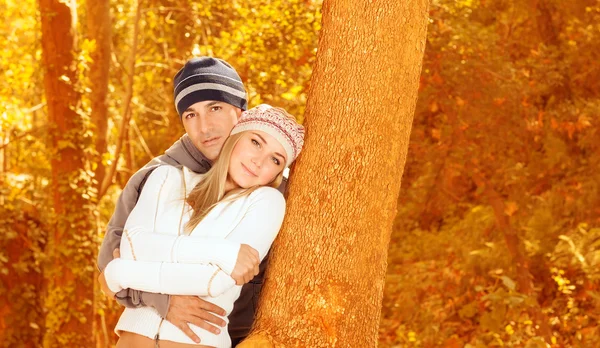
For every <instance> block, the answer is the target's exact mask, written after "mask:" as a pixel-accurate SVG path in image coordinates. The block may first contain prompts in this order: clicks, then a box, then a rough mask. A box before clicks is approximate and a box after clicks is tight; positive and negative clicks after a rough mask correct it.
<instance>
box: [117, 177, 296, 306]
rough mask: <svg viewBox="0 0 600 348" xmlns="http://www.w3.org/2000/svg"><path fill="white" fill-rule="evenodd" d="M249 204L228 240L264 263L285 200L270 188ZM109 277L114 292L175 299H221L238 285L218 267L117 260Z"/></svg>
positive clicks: (255, 193) (261, 190) (278, 225)
mask: <svg viewBox="0 0 600 348" xmlns="http://www.w3.org/2000/svg"><path fill="white" fill-rule="evenodd" d="M249 200H250V203H249V205H248V208H247V210H246V212H245V213H244V216H243V218H242V219H241V220H240V222H239V223H238V224H237V226H236V227H235V228H234V229H233V230H232V232H231V233H230V234H229V235H228V237H227V238H228V239H230V240H234V241H235V242H239V243H245V244H248V245H250V246H252V247H253V248H254V249H256V250H257V251H258V253H259V255H260V259H261V260H262V259H264V257H265V256H266V254H267V252H268V251H269V248H270V247H271V244H272V243H273V241H274V240H275V237H276V236H277V233H278V232H279V229H280V228H281V224H282V222H283V217H284V214H285V200H284V198H283V196H282V195H281V193H280V192H279V191H277V190H275V189H273V188H267V187H265V188H260V189H258V190H256V191H255V192H254V193H252V194H251V195H250V197H249ZM105 273H106V281H107V283H108V286H109V287H110V289H111V290H112V291H119V290H121V289H122V288H128V287H129V288H134V289H139V290H144V291H150V292H160V293H168V294H171V295H198V296H218V295H220V294H221V293H223V292H225V291H226V290H228V289H229V288H231V287H233V286H234V285H235V281H234V280H233V279H232V278H231V277H230V276H228V275H227V274H225V273H224V272H221V271H220V269H219V268H218V267H217V266H214V265H201V264H174V263H165V262H145V261H134V260H128V259H115V260H113V261H112V262H111V263H110V264H109V265H108V266H107V268H106V271H105Z"/></svg>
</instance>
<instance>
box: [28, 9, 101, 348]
mask: <svg viewBox="0 0 600 348" xmlns="http://www.w3.org/2000/svg"><path fill="white" fill-rule="evenodd" d="M39 7H40V14H41V28H42V56H43V66H44V69H45V76H44V87H45V95H46V101H47V108H48V109H47V110H48V124H49V126H50V131H49V137H48V147H49V149H51V151H52V152H53V155H52V157H51V158H52V159H51V167H52V184H51V189H52V202H51V203H50V204H49V208H52V209H53V211H52V212H53V214H52V216H53V219H52V222H51V223H50V224H49V225H51V227H50V228H49V233H48V241H47V246H46V255H47V260H46V263H45V265H44V278H45V282H44V285H45V294H44V295H45V296H44V303H45V304H44V307H45V309H46V310H47V314H46V320H45V321H46V323H45V326H46V332H45V335H44V342H43V345H44V347H64V346H71V347H92V346H94V344H93V341H94V339H93V337H94V335H93V332H92V321H93V320H92V319H93V308H92V301H90V296H91V295H92V294H93V291H94V287H93V266H91V265H90V264H89V260H93V259H94V257H95V256H94V249H95V248H94V245H95V244H94V243H93V240H94V237H93V233H92V229H91V226H90V220H91V218H92V216H91V214H90V213H91V209H90V204H89V201H88V199H86V198H85V197H88V194H87V191H86V190H87V187H88V186H89V177H88V176H87V175H86V171H85V170H84V165H85V153H84V146H85V138H84V134H85V133H86V132H85V130H86V127H85V126H86V124H85V122H84V120H83V119H82V117H80V116H79V114H78V113H77V112H76V110H77V107H78V105H77V104H78V102H79V100H80V94H79V93H78V92H77V91H76V89H75V84H76V82H77V71H76V64H75V61H74V58H73V52H74V51H75V50H76V48H77V43H76V39H77V36H76V27H77V8H76V3H75V1H74V0H69V1H61V0H39Z"/></svg>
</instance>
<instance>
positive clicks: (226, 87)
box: [173, 57, 248, 117]
mask: <svg viewBox="0 0 600 348" xmlns="http://www.w3.org/2000/svg"><path fill="white" fill-rule="evenodd" d="M173 86H174V92H173V95H174V96H175V108H176V109H177V113H178V114H179V116H180V117H181V114H183V112H184V111H185V110H186V109H187V108H189V107H190V106H191V105H193V104H195V103H198V102H201V101H206V100H215V101H222V102H225V103H227V104H231V105H233V106H235V107H237V108H240V109H242V110H246V109H247V108H248V101H247V99H246V90H245V89H244V84H243V83H242V79H241V78H240V75H238V73H237V72H236V71H235V69H234V68H233V67H232V66H231V65H229V63H227V62H226V61H224V60H222V59H218V58H212V57H198V58H192V59H190V60H189V61H187V63H185V65H184V66H183V68H181V69H180V70H179V71H178V72H177V74H176V75H175V78H174V80H173Z"/></svg>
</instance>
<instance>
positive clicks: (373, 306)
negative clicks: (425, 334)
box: [240, 0, 428, 347]
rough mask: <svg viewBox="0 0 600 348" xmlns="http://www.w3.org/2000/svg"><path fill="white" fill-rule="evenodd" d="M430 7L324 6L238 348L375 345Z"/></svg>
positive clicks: (420, 0)
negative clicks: (301, 142)
mask: <svg viewBox="0 0 600 348" xmlns="http://www.w3.org/2000/svg"><path fill="white" fill-rule="evenodd" d="M427 19H428V0H415V1H410V2H407V1H397V0H382V1H377V2H374V1H366V0H359V1H345V0H333V1H327V0H326V1H325V2H324V4H323V29H322V32H321V36H320V41H319V50H318V53H317V61H316V65H315V66H314V69H313V77H312V81H311V89H310V91H309V99H308V105H307V110H306V118H305V120H306V122H305V126H306V129H307V136H306V143H305V147H304V150H303V152H302V154H301V155H300V159H299V160H298V162H297V164H296V168H295V170H294V173H293V174H292V176H291V180H292V181H291V185H290V191H289V199H288V210H287V217H286V220H285V222H284V226H283V230H282V232H281V233H280V235H279V237H278V239H277V241H276V243H275V245H274V247H273V250H272V253H271V263H270V268H269V271H268V275H267V276H268V280H267V282H266V284H265V287H264V289H263V293H262V297H261V301H260V305H259V314H258V319H257V322H256V323H255V330H254V331H253V334H252V335H251V337H250V338H249V339H248V340H246V341H245V342H244V343H242V345H241V346H240V347H265V346H268V345H271V346H302V347H374V346H376V344H377V338H378V327H379V320H380V313H381V301H382V294H383V288H384V282H385V272H386V266H387V264H386V259H387V249H388V244H389V239H390V234H391V229H392V221H393V219H394V217H395V215H396V202H397V197H398V193H399V190H400V179H401V177H402V172H403V169H404V164H405V160H406V153H407V150H408V142H409V136H410V130H411V125H412V120H413V114H414V110H415V104H416V99H417V91H418V86H419V76H420V72H421V64H422V58H423V52H424V49H425V39H426V30H427Z"/></svg>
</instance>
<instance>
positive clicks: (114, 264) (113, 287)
mask: <svg viewBox="0 0 600 348" xmlns="http://www.w3.org/2000/svg"><path fill="white" fill-rule="evenodd" d="M119 261H120V259H118V258H117V259H114V260H112V261H111V262H109V263H108V265H106V268H105V269H104V279H106V284H107V285H108V288H109V289H110V291H112V292H114V293H115V294H116V293H118V292H119V291H121V290H123V289H124V288H123V287H122V285H121V282H120V281H119Z"/></svg>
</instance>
